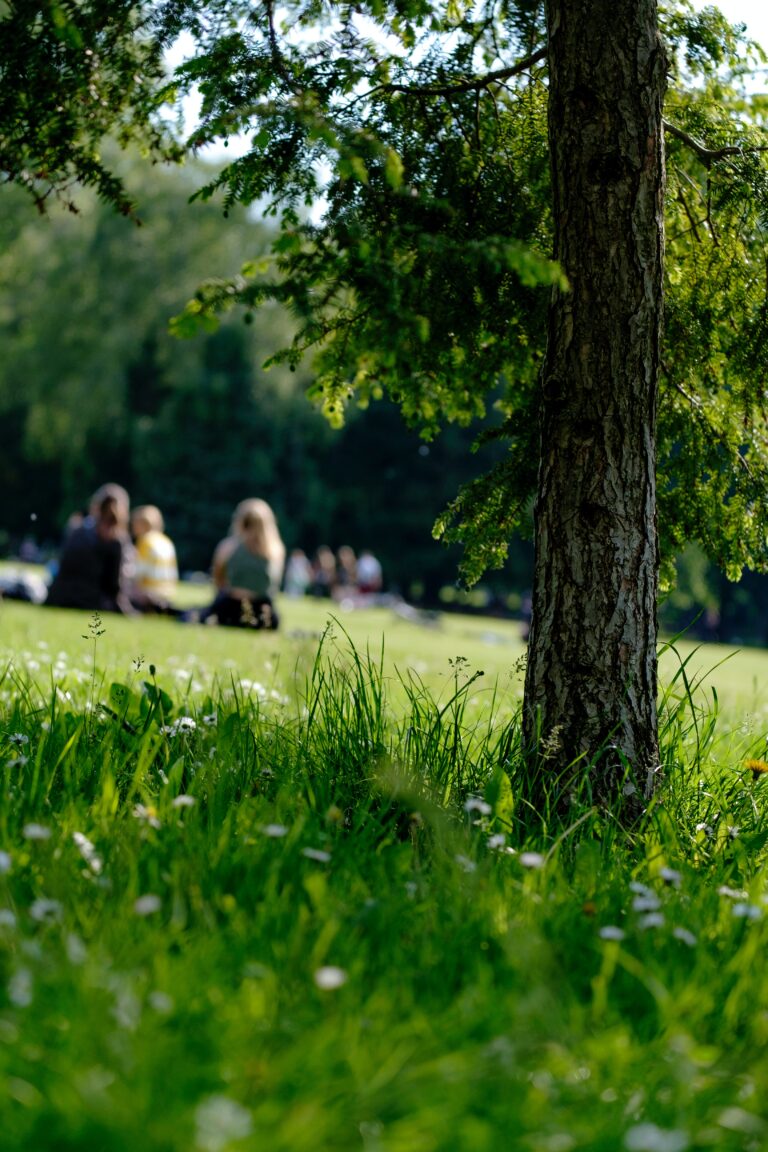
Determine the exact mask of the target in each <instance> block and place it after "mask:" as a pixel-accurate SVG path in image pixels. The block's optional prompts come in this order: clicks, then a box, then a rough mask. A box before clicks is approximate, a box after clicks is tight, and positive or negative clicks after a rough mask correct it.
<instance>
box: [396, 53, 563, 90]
mask: <svg viewBox="0 0 768 1152" xmlns="http://www.w3.org/2000/svg"><path fill="white" fill-rule="evenodd" d="M546 55H547V49H546V47H544V48H539V49H538V50H537V51H536V52H532V53H531V54H530V56H524V57H523V59H522V60H518V62H517V64H512V65H510V67H509V68H499V69H497V71H495V72H486V74H485V76H476V77H474V78H473V79H472V80H461V81H458V82H457V83H456V84H434V85H431V84H430V85H426V86H422V85H419V84H382V85H381V87H380V88H378V89H377V91H379V92H404V93H406V95H411V96H456V95H460V94H461V93H462V92H473V91H478V92H479V91H480V90H481V89H483V88H490V86H491V85H492V84H498V83H499V82H500V81H502V80H509V79H511V78H512V77H513V76H519V75H520V74H521V73H523V72H527V71H528V69H529V68H532V67H533V66H534V64H538V63H540V61H542V60H543V59H544V58H545V57H546Z"/></svg>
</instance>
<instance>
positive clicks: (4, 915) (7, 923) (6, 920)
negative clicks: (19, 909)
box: [0, 908, 16, 928]
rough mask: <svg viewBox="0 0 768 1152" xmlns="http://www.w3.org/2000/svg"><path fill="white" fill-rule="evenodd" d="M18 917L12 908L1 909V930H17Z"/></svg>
mask: <svg viewBox="0 0 768 1152" xmlns="http://www.w3.org/2000/svg"><path fill="white" fill-rule="evenodd" d="M15 927H16V917H15V916H14V914H13V912H11V910H10V908H0V928H15Z"/></svg>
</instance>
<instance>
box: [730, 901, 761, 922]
mask: <svg viewBox="0 0 768 1152" xmlns="http://www.w3.org/2000/svg"><path fill="white" fill-rule="evenodd" d="M732 912H733V914H734V916H739V917H740V918H741V919H742V920H759V919H760V917H761V916H762V914H763V910H762V908H758V906H757V904H747V903H745V902H743V901H741V902H739V903H738V904H734V906H733V908H732Z"/></svg>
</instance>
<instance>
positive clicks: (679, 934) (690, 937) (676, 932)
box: [672, 927, 698, 948]
mask: <svg viewBox="0 0 768 1152" xmlns="http://www.w3.org/2000/svg"><path fill="white" fill-rule="evenodd" d="M672 935H673V936H674V938H675V940H682V942H683V944H687V945H688V947H689V948H695V947H696V944H697V943H698V941H697V939H696V937H695V936H694V934H693V932H689V931H688V929H687V928H680V927H677V928H673V929H672Z"/></svg>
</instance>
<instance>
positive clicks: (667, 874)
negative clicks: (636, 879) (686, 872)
mask: <svg viewBox="0 0 768 1152" xmlns="http://www.w3.org/2000/svg"><path fill="white" fill-rule="evenodd" d="M659 876H661V878H662V880H664V882H665V883H667V884H671V885H672V887H673V888H679V887H680V881H681V880H682V876H681V875H680V873H679V872H677V871H676V870H675V869H674V868H662V869H661V870H660V872H659Z"/></svg>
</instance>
